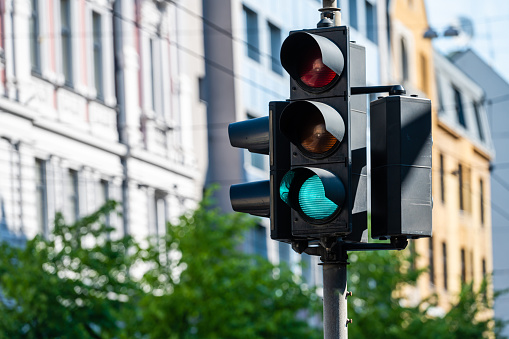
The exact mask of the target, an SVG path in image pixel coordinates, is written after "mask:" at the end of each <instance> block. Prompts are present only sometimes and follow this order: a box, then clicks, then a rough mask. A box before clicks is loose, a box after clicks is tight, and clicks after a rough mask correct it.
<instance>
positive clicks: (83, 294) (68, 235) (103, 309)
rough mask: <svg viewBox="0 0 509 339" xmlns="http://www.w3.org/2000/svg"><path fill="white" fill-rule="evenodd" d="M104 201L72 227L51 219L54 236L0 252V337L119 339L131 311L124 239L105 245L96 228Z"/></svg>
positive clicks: (129, 243)
mask: <svg viewBox="0 0 509 339" xmlns="http://www.w3.org/2000/svg"><path fill="white" fill-rule="evenodd" d="M115 206H116V205H115V203H114V202H108V203H107V204H106V205H105V206H104V207H103V208H101V209H100V210H99V211H97V212H96V213H94V214H92V215H90V216H88V217H85V218H83V219H81V220H79V221H77V222H76V223H74V224H72V225H67V224H65V222H64V220H63V218H62V215H61V214H57V215H56V219H55V225H54V229H53V232H52V233H51V235H50V236H49V237H48V239H44V238H43V237H41V236H37V237H35V238H34V239H32V240H29V241H28V242H27V243H26V245H25V246H24V247H22V248H19V247H12V246H10V245H9V244H7V243H2V244H1V245H0V286H1V291H2V294H3V297H2V302H0V314H2V316H1V317H0V337H3V338H103V337H120V336H121V334H122V333H124V329H123V327H124V324H123V322H125V321H126V320H127V318H128V316H129V314H130V310H131V309H132V307H133V306H134V304H135V298H133V296H135V295H136V294H137V285H136V284H135V283H134V282H133V281H132V280H130V279H129V268H130V266H131V264H132V259H133V258H132V256H131V255H130V254H129V252H130V251H129V249H130V248H133V246H134V242H133V239H132V238H130V237H125V238H122V239H118V240H112V239H111V238H110V237H106V236H105V234H108V233H109V232H110V231H111V229H109V228H108V227H106V226H105V225H104V224H102V223H101V222H100V221H101V220H102V219H103V218H102V216H103V215H105V214H106V213H110V212H112V211H113V210H114V209H115Z"/></svg>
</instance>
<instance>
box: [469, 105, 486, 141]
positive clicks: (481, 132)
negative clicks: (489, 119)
mask: <svg viewBox="0 0 509 339" xmlns="http://www.w3.org/2000/svg"><path fill="white" fill-rule="evenodd" d="M472 105H473V107H474V113H475V120H476V123H477V133H478V134H479V139H480V140H481V141H484V140H485V139H484V130H483V125H482V121H481V112H480V111H479V103H478V102H475V101H474V102H473V103H472Z"/></svg>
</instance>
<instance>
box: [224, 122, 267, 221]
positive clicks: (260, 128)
mask: <svg viewBox="0 0 509 339" xmlns="http://www.w3.org/2000/svg"><path fill="white" fill-rule="evenodd" d="M228 136H229V138H230V144H231V145H232V146H233V147H238V148H245V149H247V150H249V151H250V152H252V153H258V154H269V139H270V137H269V117H268V116H265V117H261V118H255V119H249V120H245V121H239V122H235V123H232V124H230V125H228ZM230 202H231V204H232V208H233V210H234V211H236V212H243V213H249V214H251V215H256V216H260V217H269V216H270V181H269V180H262V181H255V182H248V183H242V184H236V185H232V186H231V187H230Z"/></svg>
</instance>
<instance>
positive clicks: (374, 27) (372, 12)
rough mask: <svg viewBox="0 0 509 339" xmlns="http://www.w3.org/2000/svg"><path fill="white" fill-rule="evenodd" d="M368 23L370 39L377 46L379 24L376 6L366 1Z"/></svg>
mask: <svg viewBox="0 0 509 339" xmlns="http://www.w3.org/2000/svg"><path fill="white" fill-rule="evenodd" d="M366 23H367V25H368V27H367V29H368V30H367V34H368V39H369V40H371V41H373V42H374V43H375V44H376V43H378V24H377V19H376V5H374V4H372V3H371V2H370V1H366Z"/></svg>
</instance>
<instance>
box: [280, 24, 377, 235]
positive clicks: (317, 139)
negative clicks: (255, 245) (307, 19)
mask: <svg viewBox="0 0 509 339" xmlns="http://www.w3.org/2000/svg"><path fill="white" fill-rule="evenodd" d="M351 53H353V54H354V55H355V58H351ZM281 63H282V65H283V67H284V68H285V70H286V71H287V72H288V73H289V74H290V78H291V79H290V103H289V104H288V105H287V106H286V108H285V109H284V110H283V112H282V113H281V118H280V131H281V133H282V134H283V135H284V136H285V137H286V139H287V141H289V142H290V154H291V157H290V169H289V170H288V171H287V172H286V174H285V175H284V176H283V177H282V179H281V182H280V184H279V197H280V199H281V200H282V201H284V202H285V203H286V204H287V205H288V206H290V207H291V218H290V224H291V233H292V236H293V237H295V238H299V239H317V238H321V237H348V236H352V235H353V234H355V236H354V237H353V238H352V239H351V240H353V241H361V240H365V232H364V231H365V230H366V228H367V227H366V224H367V212H366V205H367V204H366V198H367V197H366V172H365V162H366V157H365V156H366V152H365V149H366V138H365V132H366V110H365V106H366V104H365V102H364V103H362V100H361V101H356V103H355V105H354V107H352V106H351V100H350V99H351V98H350V86H351V85H352V83H351V81H350V80H351V77H352V78H353V79H354V82H355V84H354V85H356V86H364V85H365V50H364V48H363V47H360V46H357V45H354V44H352V43H351V42H350V40H349V31H348V27H345V26H341V27H331V28H319V29H311V30H302V31H293V32H290V35H289V36H288V38H287V39H286V40H285V41H284V43H283V45H282V47H281ZM364 100H365V99H364ZM352 108H353V109H352ZM354 133H358V134H359V136H354ZM352 142H353V143H352ZM353 154H355V155H356V160H354V159H353V158H352V156H353ZM276 161H277V159H276ZM352 163H354V166H352ZM353 168H356V169H357V171H356V173H355V174H354V173H353V171H352V169H353ZM273 199H274V197H273ZM352 211H354V212H353V213H352ZM354 214H355V217H354ZM354 220H355V221H356V222H355V225H353V224H354ZM276 226H277V225H276ZM355 228H357V229H358V230H359V232H353V231H354V229H355ZM352 232H353V233H352Z"/></svg>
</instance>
